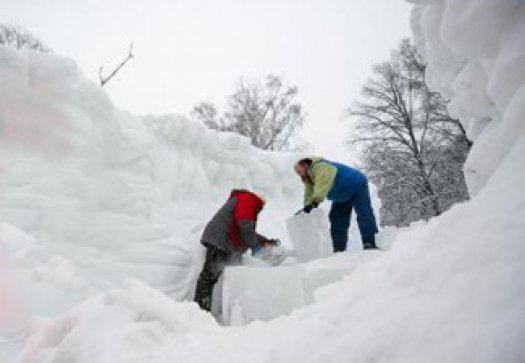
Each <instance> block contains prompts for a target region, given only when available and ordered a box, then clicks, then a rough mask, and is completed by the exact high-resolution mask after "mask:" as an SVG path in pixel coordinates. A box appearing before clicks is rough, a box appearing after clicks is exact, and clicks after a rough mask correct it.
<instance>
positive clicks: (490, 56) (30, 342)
mask: <svg viewBox="0 0 525 363" xmlns="http://www.w3.org/2000/svg"><path fill="white" fill-rule="evenodd" d="M411 2H413V3H414V4H415V6H414V9H415V10H414V13H413V15H412V19H411V22H412V25H413V28H414V32H415V36H416V37H417V44H418V45H419V46H420V47H422V49H423V50H424V53H425V55H426V57H427V59H428V61H429V66H428V73H427V77H428V81H429V83H430V84H431V85H432V86H433V87H436V88H437V89H439V90H441V91H443V92H444V94H446V95H447V97H449V98H451V110H452V111H453V112H455V113H456V115H457V116H458V117H460V118H461V120H462V122H463V123H464V125H465V128H466V129H467V131H468V133H469V135H470V136H471V137H472V138H473V139H474V146H473V148H472V151H471V154H470V155H469V158H468V160H467V164H466V166H465V174H466V177H467V180H468V186H469V190H470V192H471V194H472V199H471V200H470V201H468V202H465V203H462V204H460V205H456V206H454V207H453V208H452V209H451V210H449V211H448V212H446V213H444V214H443V215H441V216H439V217H437V218H434V219H432V220H430V221H429V222H428V223H418V224H416V225H413V226H411V227H410V228H407V229H387V230H383V231H382V233H381V235H380V236H379V242H380V244H381V245H382V246H387V247H388V248H389V249H388V250H387V251H385V252H371V253H369V251H362V252H357V251H349V252H345V253H341V254H337V255H330V256H328V257H325V258H321V259H315V260H312V261H309V262H305V263H302V264H296V263H295V262H294V261H293V259H292V258H290V261H288V260H287V261H285V263H284V264H283V266H282V267H269V266H255V265H250V266H247V267H236V268H232V269H229V270H228V271H229V272H227V274H229V275H232V276H231V278H230V279H228V281H225V283H226V289H225V290H224V291H226V292H227V294H226V296H227V299H230V301H231V298H232V297H238V299H237V302H232V303H226V305H225V307H226V308H229V307H236V309H237V310H231V311H230V312H229V314H230V315H229V316H230V322H231V323H233V324H237V323H243V324H244V323H246V322H247V321H249V320H254V319H259V318H261V317H264V318H265V319H270V318H272V319H271V320H269V321H252V322H250V323H248V324H246V325H242V326H239V327H236V326H221V325H219V324H218V323H217V322H216V321H215V319H214V318H213V317H212V316H211V315H209V314H207V313H204V312H202V311H200V310H199V309H198V307H197V306H196V304H194V303H191V302H188V301H181V300H184V298H187V297H189V296H190V295H191V291H192V289H193V286H192V284H193V283H194V279H195V276H196V274H197V273H198V270H199V269H200V267H201V263H202V258H203V256H202V248H201V247H200V246H199V243H198V238H199V235H200V232H201V230H202V228H203V226H204V223H205V222H206V221H207V219H208V218H209V217H210V216H211V214H212V213H213V212H214V210H215V209H216V208H217V207H218V206H219V205H220V204H221V203H222V202H223V200H224V198H225V195H227V194H228V192H229V189H231V188H232V187H234V186H235V187H249V188H253V189H255V190H256V191H261V192H264V193H266V194H267V196H268V207H267V208H265V210H264V211H263V213H262V214H261V219H260V226H259V227H260V230H261V232H262V233H263V234H266V235H268V236H270V237H279V238H281V239H283V242H284V247H286V248H291V243H290V242H291V241H290V239H289V238H288V235H287V232H286V226H285V221H286V219H287V218H289V217H290V216H291V214H292V213H293V212H294V211H296V210H297V209H298V208H299V207H300V201H301V192H302V186H301V185H300V183H299V181H298V180H297V178H296V177H295V176H294V175H293V173H292V171H291V165H292V164H293V161H294V160H295V158H296V156H295V155H293V154H281V153H265V152H261V151H258V150H255V149H253V148H251V147H250V145H249V143H248V142H247V140H246V139H243V138H240V137H238V136H236V135H231V134H217V133H214V132H212V131H209V130H206V129H204V128H202V127H200V126H198V125H195V124H192V123H191V122H190V121H188V120H187V119H185V118H184V117H182V116H173V115H165V116H145V117H136V116H133V115H130V114H128V113H126V112H123V111H120V110H118V109H117V108H115V107H114V106H113V105H112V104H111V102H110V100H109V99H108V98H107V97H106V95H105V93H104V92H103V91H102V90H101V89H100V88H99V87H98V86H97V85H95V84H92V83H90V82H89V81H87V80H85V79H84V78H83V77H82V75H81V74H80V72H79V71H78V69H77V68H76V66H75V65H74V63H73V62H71V61H69V60H67V59H64V58H60V57H57V56H54V55H44V54H37V53H30V52H29V53H17V52H14V51H12V50H9V49H6V48H0V82H1V83H2V84H1V86H0V126H1V127H0V141H1V144H0V219H1V220H2V221H3V222H2V223H1V224H0V298H1V300H0V301H1V304H0V323H1V324H0V361H2V362H4V361H5V362H9V363H10V362H21V363H40V362H46V363H66V362H67V363H70V362H71V363H84V362H86V363H92V362H93V361H96V362H101V363H105V362H111V363H119V362H126V363H129V362H144V361H148V362H151V363H157V362H174V361H185V362H224V361H228V362H246V361H250V362H289V361H301V362H304V363H307V362H349V361H351V362H356V363H358V362H372V361H373V362H430V363H431V362H450V363H456V362H457V363H463V362H477V363H485V362H486V363H489V362H490V363H492V362H510V363H513V362H516V363H518V362H522V361H523V357H525V346H524V345H523V341H525V309H523V301H524V298H525V279H523V276H524V275H525V264H523V261H524V260H525V247H524V245H523V241H524V240H525V228H524V226H523V221H524V220H525V194H524V193H523V180H524V178H525V170H524V169H523V155H525V135H524V134H525V133H524V129H523V114H525V109H524V105H525V85H524V84H525V82H524V81H525V68H524V67H523V64H525V63H524V62H523V60H524V57H525V43H524V42H523V34H524V32H523V26H524V24H525V4H524V3H523V2H522V1H519V0H501V1H497V2H496V1H491V0H412V1H411ZM354 226H355V223H354ZM266 276H268V277H269V276H271V278H266ZM294 276H295V277H294ZM294 278H295V280H294ZM299 280H300V281H302V286H301V284H300V283H299V282H298V281H299ZM293 281H295V283H293ZM272 283H273V285H272ZM228 284H229V285H228ZM272 286H273V287H276V288H274V289H272ZM283 286H287V288H286V289H282V288H281V287H283ZM246 288H249V290H245V289H246ZM301 290H302V292H301ZM272 291H273V292H275V291H278V292H279V294H277V295H276V297H272V295H271V293H272ZM248 293H251V295H250V294H248ZM243 294H244V295H243ZM301 294H302V296H304V297H308V296H309V297H308V299H304V300H303V301H300V300H295V298H296V297H297V296H301ZM292 302H294V304H293V307H299V308H297V309H294V310H293V311H292V310H291V309H292V306H291V305H292V304H291V303H292ZM272 306H279V309H275V310H273V309H272ZM287 309H288V310H287ZM270 313H271V314H270ZM276 313H279V314H276ZM281 313H286V314H284V315H283V314H281ZM265 314H270V315H265Z"/></svg>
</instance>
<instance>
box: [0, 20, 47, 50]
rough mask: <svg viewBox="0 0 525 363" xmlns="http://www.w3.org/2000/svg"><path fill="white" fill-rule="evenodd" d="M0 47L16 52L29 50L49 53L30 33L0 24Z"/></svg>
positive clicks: (19, 28)
mask: <svg viewBox="0 0 525 363" xmlns="http://www.w3.org/2000/svg"><path fill="white" fill-rule="evenodd" d="M0 45H5V46H8V47H13V48H16V49H18V50H22V49H31V50H38V51H40V52H51V49H49V48H48V47H47V46H45V45H44V43H42V41H40V39H38V38H37V37H36V36H35V35H33V34H32V33H31V32H29V31H27V30H25V29H23V28H21V27H19V26H15V25H8V24H1V23H0Z"/></svg>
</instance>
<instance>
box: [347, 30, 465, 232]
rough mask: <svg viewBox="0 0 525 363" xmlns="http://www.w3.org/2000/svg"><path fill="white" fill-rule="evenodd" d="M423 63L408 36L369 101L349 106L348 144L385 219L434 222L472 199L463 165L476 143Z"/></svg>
mask: <svg viewBox="0 0 525 363" xmlns="http://www.w3.org/2000/svg"><path fill="white" fill-rule="evenodd" d="M425 68H426V64H425V63H424V61H423V59H422V57H421V55H420V54H419V53H418V52H417V50H416V48H415V47H414V46H413V45H412V44H411V43H410V42H409V41H408V40H404V41H403V42H402V43H401V46H400V48H399V50H398V51H396V52H394V53H393V55H392V58H391V60H390V61H388V62H383V63H381V64H378V65H376V66H375V67H374V69H373V73H374V77H373V78H371V79H369V80H368V82H367V83H366V84H365V86H364V87H363V90H362V96H363V101H361V102H358V103H356V104H355V105H354V107H352V108H351V109H350V110H349V114H350V115H351V116H354V117H356V118H357V120H358V123H357V125H356V129H355V133H354V134H352V135H351V138H350V141H351V142H352V143H355V144H357V145H358V146H359V147H360V150H361V151H362V160H363V162H364V168H365V170H366V171H367V172H368V174H369V175H370V178H371V179H372V180H373V181H374V182H375V183H376V184H377V185H378V187H379V194H380V197H381V199H382V200H383V210H382V220H383V223H385V224H396V225H402V224H407V223H409V222H411V221H414V220H418V219H422V218H424V219H428V218H430V217H431V216H435V215H439V214H441V213H442V212H443V211H444V210H446V209H447V208H449V207H450V206H451V205H452V204H453V203H455V202H457V201H460V200H465V199H467V198H468V194H467V190H466V186H465V183H464V180H463V174H462V171H461V168H462V165H463V163H464V161H465V158H466V155H467V153H468V150H469V148H470V146H471V145H472V143H471V142H470V140H468V138H467V136H466V134H465V130H464V129H463V127H461V123H460V122H459V121H458V120H456V119H453V118H452V117H450V116H449V115H448V113H447V109H446V103H447V102H446V100H444V99H443V98H442V97H441V95H440V94H439V93H436V92H432V91H430V90H429V89H428V87H427V86H426V84H425V79H424V72H425Z"/></svg>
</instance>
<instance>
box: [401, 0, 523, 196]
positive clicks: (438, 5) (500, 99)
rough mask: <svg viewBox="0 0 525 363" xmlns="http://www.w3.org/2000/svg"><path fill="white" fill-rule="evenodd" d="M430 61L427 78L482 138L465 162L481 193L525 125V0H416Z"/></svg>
mask: <svg viewBox="0 0 525 363" xmlns="http://www.w3.org/2000/svg"><path fill="white" fill-rule="evenodd" d="M409 1H410V2H413V3H415V4H416V5H415V6H414V10H413V15H412V27H413V29H414V33H415V36H416V43H417V44H418V45H419V47H420V48H421V49H422V50H423V52H424V54H425V56H426V58H427V60H428V67H427V72H426V76H427V82H428V83H429V85H430V86H431V87H434V88H435V89H437V90H439V91H440V92H442V93H443V94H445V95H446V96H447V97H450V98H451V99H452V101H451V103H450V106H449V109H450V111H451V113H452V114H453V115H454V116H456V117H458V118H459V119H460V120H461V122H462V123H463V124H464V126H465V129H466V130H467V133H468V135H469V136H470V137H471V138H473V139H474V140H475V144H474V147H473V148H472V151H471V154H470V157H469V158H468V160H467V163H466V165H465V176H466V179H467V185H468V187H469V191H470V192H471V194H476V193H477V192H479V191H480V190H481V189H482V188H483V186H484V185H485V184H486V183H487V181H488V179H489V178H490V177H491V176H492V175H493V174H494V173H495V172H496V169H497V168H498V167H499V165H500V164H501V162H502V161H503V160H504V159H505V157H506V155H507V154H508V153H509V152H510V151H511V150H512V148H513V147H514V145H515V144H516V143H518V141H519V139H520V137H521V136H522V135H523V132H524V131H525V123H524V122H523V114H524V113H525V66H524V64H525V41H524V39H523V34H525V5H524V3H523V1H522V0H498V1H493V0H463V1H458V0H455V1H453V0H448V1H434V0H432V1H431V0H409Z"/></svg>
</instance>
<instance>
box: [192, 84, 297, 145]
mask: <svg viewBox="0 0 525 363" xmlns="http://www.w3.org/2000/svg"><path fill="white" fill-rule="evenodd" d="M297 93H298V88H297V87H296V86H288V85H285V84H284V82H283V81H282V79H281V78H280V77H278V76H274V75H269V76H267V78H266V82H265V83H264V85H261V84H259V83H247V82H246V81H244V80H242V79H241V80H240V81H239V83H238V85H237V89H236V90H235V92H234V93H233V94H232V95H231V96H230V97H229V99H228V105H227V111H226V112H225V113H224V114H223V115H222V116H219V115H218V112H217V109H216V107H215V106H214V105H213V104H211V103H209V102H201V103H199V104H198V105H196V106H195V107H194V108H193V111H192V115H193V117H194V119H196V120H197V121H200V122H202V123H204V124H205V125H206V126H208V127H209V128H211V129H215V130H221V131H230V132H236V133H239V134H241V135H244V136H247V137H248V138H250V140H251V141H252V144H253V145H254V146H256V147H259V148H261V149H265V150H286V149H289V148H291V147H292V138H293V136H294V135H295V133H296V132H297V130H298V129H299V128H301V127H302V125H303V123H304V117H305V116H304V112H303V108H302V106H301V104H300V103H298V102H296V101H295V98H296V96H297Z"/></svg>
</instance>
